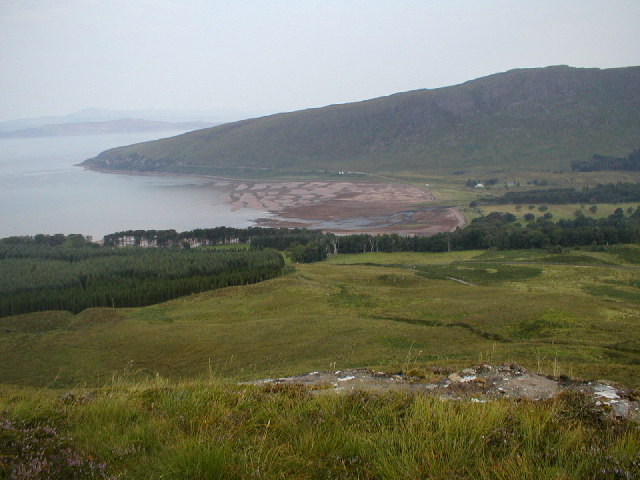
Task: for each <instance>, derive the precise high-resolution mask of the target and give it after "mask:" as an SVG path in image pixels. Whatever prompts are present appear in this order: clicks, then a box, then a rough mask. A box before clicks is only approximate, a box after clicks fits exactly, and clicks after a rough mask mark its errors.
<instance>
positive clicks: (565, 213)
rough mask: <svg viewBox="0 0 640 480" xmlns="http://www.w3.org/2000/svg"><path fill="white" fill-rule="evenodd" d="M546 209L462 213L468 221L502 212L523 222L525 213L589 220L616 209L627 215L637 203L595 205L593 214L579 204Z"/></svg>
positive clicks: (467, 210) (487, 209) (500, 207)
mask: <svg viewBox="0 0 640 480" xmlns="http://www.w3.org/2000/svg"><path fill="white" fill-rule="evenodd" d="M545 205H546V207H547V208H546V209H544V207H543V209H544V210H540V207H541V206H542V205H539V204H536V205H533V207H534V208H530V206H529V205H482V206H479V207H473V208H472V207H466V208H463V209H462V211H463V213H464V215H465V217H467V218H468V219H473V218H476V217H480V216H482V215H488V214H490V213H492V212H504V213H513V214H514V215H515V216H516V217H517V218H518V221H520V222H524V215H526V214H527V213H532V214H533V215H535V216H536V218H538V217H542V216H543V215H544V214H545V213H550V214H551V215H553V217H552V220H554V221H556V220H573V219H575V218H576V211H580V212H582V214H583V215H584V216H585V217H590V218H606V217H608V216H609V215H612V214H613V212H614V211H615V210H616V209H617V208H622V210H624V212H625V214H627V209H629V208H631V209H632V210H635V209H636V207H638V203H637V202H635V203H600V204H597V205H596V207H597V210H596V211H595V212H591V211H590V210H589V208H590V207H591V205H590V204H579V203H567V204H562V205H555V204H545Z"/></svg>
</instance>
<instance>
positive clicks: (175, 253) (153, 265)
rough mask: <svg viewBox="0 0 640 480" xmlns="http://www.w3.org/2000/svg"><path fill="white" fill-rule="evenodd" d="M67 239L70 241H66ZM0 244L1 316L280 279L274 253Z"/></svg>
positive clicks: (135, 302) (149, 300) (147, 300)
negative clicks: (276, 277) (275, 277)
mask: <svg viewBox="0 0 640 480" xmlns="http://www.w3.org/2000/svg"><path fill="white" fill-rule="evenodd" d="M67 241H68V240H67ZM13 242H14V243H12V242H11V239H5V241H4V243H0V316H7V315H16V314H19V313H28V312H34V311H41V310H68V311H71V312H74V313H77V312H80V311H81V310H84V309H85V308H90V307H105V306H108V307H138V306H142V305H150V304H153V303H158V302H162V301H165V300H169V299H172V298H175V297H179V296H182V295H189V294H191V293H197V292H202V291H205V290H211V289H214V288H221V287H228V286H232V285H244V284H248V283H255V282H259V281H262V280H266V279H268V278H272V277H274V276H277V275H279V274H280V272H281V271H282V268H283V266H284V259H283V258H282V255H281V254H279V253H278V252H276V251H274V250H261V251H249V250H237V251H235V250H210V249H175V248H172V249H169V248H140V247H127V248H110V247H98V246H89V245H84V246H68V245H47V244H42V243H35V241H29V240H27V239H24V238H23V239H22V242H18V241H17V239H13Z"/></svg>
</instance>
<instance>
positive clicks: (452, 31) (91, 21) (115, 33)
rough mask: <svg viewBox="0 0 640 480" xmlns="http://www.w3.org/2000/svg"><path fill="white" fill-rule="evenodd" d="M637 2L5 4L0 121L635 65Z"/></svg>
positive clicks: (242, 106)
mask: <svg viewBox="0 0 640 480" xmlns="http://www.w3.org/2000/svg"><path fill="white" fill-rule="evenodd" d="M639 21H640V0H549V1H547V0H365V1H360V0H319V1H315V0H269V1H267V0H264V1H258V0H226V1H221V0H55V1H51V0H0V66H1V67H0V120H10V119H15V118H23V117H36V116H42V115H64V114H68V113H71V112H74V111H77V110H80V109H83V108H87V107H98V108H108V109H118V110H120V109H124V110H133V109H175V110H220V111H221V112H224V111H238V110H239V111H247V112H280V111H291V110H298V109H302V108H309V107H316V106H323V105H328V104H335V103H344V102H351V101H357V100H364V99H368V98H373V97H378V96H382V95H389V94H392V93H396V92H400V91H407V90H414V89H419V88H437V87H442V86H447V85H453V84H458V83H462V82H464V81H467V80H471V79H474V78H478V77H482V76H485V75H489V74H492V73H497V72H501V71H506V70H510V69H513V68H529V67H542V66H548V65H559V64H565V65H571V66H576V67H599V68H610V67H622V66H631V65H640V35H639V34H638V32H637V26H638V23H639Z"/></svg>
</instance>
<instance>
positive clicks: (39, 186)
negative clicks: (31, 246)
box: [0, 132, 264, 239]
mask: <svg viewBox="0 0 640 480" xmlns="http://www.w3.org/2000/svg"><path fill="white" fill-rule="evenodd" d="M179 133H183V132H145V133H133V134H109V135H87V136H76V137H44V138H16V139H13V138H12V139H0V238H2V237H7V236H12V235H34V234H37V233H46V234H54V233H64V234H69V233H80V234H83V235H91V236H92V237H94V239H99V238H102V236H104V235H106V234H108V233H113V232H116V231H122V230H130V229H170V228H174V229H176V230H178V231H184V230H191V229H194V228H208V227H216V226H223V225H224V226H230V227H246V226H249V225H251V224H252V219H253V218H254V217H256V216H264V214H263V212H257V211H256V210H252V209H240V210H236V211H231V205H230V204H228V203H226V202H225V201H224V197H225V196H226V195H227V190H226V188H225V186H224V183H223V182H222V183H221V182H218V183H212V182H210V181H208V180H207V179H198V178H185V177H171V176H157V175H153V176H145V175H120V174H110V173H101V172H94V171H90V170H85V169H83V168H81V167H77V166H74V165H76V164H78V163H80V162H82V161H83V160H86V159H87V158H90V157H93V156H95V155H97V154H98V153H100V152H101V151H103V150H106V149H108V148H112V147H116V146H121V145H130V144H133V143H138V142H143V141H147V140H155V139H157V138H161V137H169V136H172V135H177V134H179Z"/></svg>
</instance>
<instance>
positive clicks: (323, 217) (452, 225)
mask: <svg viewBox="0 0 640 480" xmlns="http://www.w3.org/2000/svg"><path fill="white" fill-rule="evenodd" d="M76 166H79V167H82V168H83V169H85V170H91V171H95V172H99V173H111V174H116V175H136V176H161V177H173V178H191V179H195V180H203V181H205V182H207V183H208V184H209V185H212V186H216V187H218V188H225V189H226V190H227V191H226V196H224V197H223V198H222V200H223V201H224V202H225V203H226V204H228V205H229V206H230V211H232V212H234V211H237V210H240V209H245V208H246V209H251V210H255V211H256V213H257V212H263V214H264V216H259V214H258V215H257V216H256V218H255V219H253V220H252V221H253V223H254V224H255V225H256V226H264V227H289V228H294V227H299V228H312V229H320V230H323V231H326V232H332V233H336V234H354V233H369V234H384V233H396V234H399V235H418V236H431V235H435V234H436V233H441V232H447V231H453V230H455V229H456V228H458V227H460V228H462V227H464V226H466V225H467V223H468V222H467V219H466V217H465V216H464V215H463V214H462V212H461V211H460V210H459V209H458V208H456V207H453V206H441V205H437V206H436V205H430V204H431V203H432V202H435V201H436V199H435V197H434V196H433V194H432V193H431V192H430V191H429V190H426V189H422V188H420V187H416V186H413V185H409V184H402V183H382V182H369V181H352V180H242V179H235V178H226V177H215V176H212V175H197V174H179V173H162V172H136V171H127V170H110V169H104V168H99V167H93V166H85V165H81V164H79V165H76ZM354 173H355V172H354ZM357 173H359V174H363V175H364V173H363V172H357ZM380 178H382V177H380Z"/></svg>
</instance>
